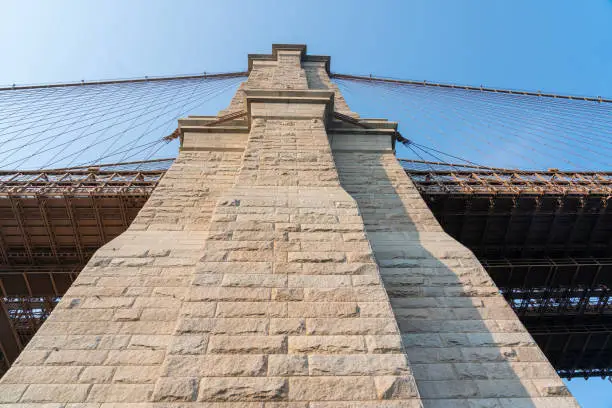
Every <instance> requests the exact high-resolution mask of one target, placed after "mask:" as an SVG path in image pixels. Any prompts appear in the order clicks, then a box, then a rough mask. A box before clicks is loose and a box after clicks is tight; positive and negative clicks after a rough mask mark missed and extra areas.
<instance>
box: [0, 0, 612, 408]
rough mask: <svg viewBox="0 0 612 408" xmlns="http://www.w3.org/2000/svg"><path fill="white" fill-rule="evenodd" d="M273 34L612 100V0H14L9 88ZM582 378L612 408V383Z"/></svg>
mask: <svg viewBox="0 0 612 408" xmlns="http://www.w3.org/2000/svg"><path fill="white" fill-rule="evenodd" d="M272 43H306V44H307V45H308V48H309V52H311V53H319V54H325V55H331V56H332V70H333V71H336V72H342V73H354V74H370V73H372V74H375V75H379V76H390V77H398V78H409V79H418V80H423V79H426V80H429V81H439V82H452V83H459V84H470V85H481V84H482V85H485V86H493V87H501V88H519V89H527V90H542V91H549V92H557V93H567V94H577V95H593V96H597V95H601V96H603V97H609V98H610V97H612V74H611V73H612V1H610V0H588V1H576V0H539V1H533V0H531V1H526V0H512V1H510V0H508V1H505V2H503V1H490V0H479V1H476V0H467V1H453V0H446V1H440V0H427V1H425V0H423V1H408V0H403V1H384V0H377V1H376V2H372V1H368V2H365V1H357V0H352V1H338V0H334V1H330V0H326V1H320V0H308V1H297V2H293V1H264V0H257V1H232V0H224V1H215V2H212V1H208V2H206V1H151V0H149V1H144V0H143V1H136V0H133V1H129V2H128V1H116V0H106V1H103V2H100V1H98V2H93V1H62V0H55V1H8V0H5V1H3V2H2V24H0V55H1V58H0V61H2V63H0V83H1V84H12V83H17V84H24V83H47V82H59V81H74V80H81V79H85V80H96V79H103V78H124V77H140V76H144V75H150V76H153V75H167V74H182V73H199V72H203V71H207V72H224V71H237V70H243V69H245V65H246V54H247V53H256V52H261V53H267V52H269V50H270V45H271V44H272ZM210 113H214V112H210ZM571 384H573V385H572V389H573V390H575V391H576V392H577V395H578V397H579V399H580V401H581V403H582V404H583V406H584V407H587V408H589V407H612V402H610V401H612V385H611V384H610V383H609V382H607V381H606V382H604V381H597V380H590V381H589V382H587V383H586V387H585V383H584V382H580V381H577V380H574V381H572V383H571ZM574 384H575V385H574ZM583 389H585V390H586V391H582V390H583ZM583 394H584V396H582V395H583Z"/></svg>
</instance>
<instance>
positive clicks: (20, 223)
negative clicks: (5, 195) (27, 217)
mask: <svg viewBox="0 0 612 408" xmlns="http://www.w3.org/2000/svg"><path fill="white" fill-rule="evenodd" d="M9 200H10V203H11V208H12V210H13V215H14V216H15V220H16V221H17V227H18V228H19V232H20V233H21V236H22V241H23V245H24V248H25V251H26V254H27V255H28V260H29V262H30V263H34V256H33V254H32V244H31V242H30V236H29V234H28V231H27V230H26V227H25V225H24V219H23V214H22V212H21V205H20V204H19V201H18V200H16V199H15V198H14V197H12V196H11V197H9Z"/></svg>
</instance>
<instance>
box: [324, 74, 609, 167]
mask: <svg viewBox="0 0 612 408" xmlns="http://www.w3.org/2000/svg"><path fill="white" fill-rule="evenodd" d="M334 80H335V81H336V83H337V84H338V85H339V87H340V90H341V91H342V92H343V93H344V95H345V97H346V99H347V101H348V103H349V105H350V106H351V108H352V109H353V110H354V111H356V112H359V113H360V114H361V115H363V116H364V117H385V118H389V119H390V120H394V121H398V122H399V125H400V127H399V130H400V132H401V133H402V135H403V137H404V138H405V139H407V142H405V143H404V146H399V147H398V149H397V153H398V156H399V157H403V158H406V159H414V160H420V161H422V162H427V161H435V162H442V163H464V164H469V165H476V166H485V167H504V168H523V169H525V168H526V169H534V170H546V169H549V168H557V169H563V170H574V171H584V170H600V171H606V170H607V171H609V170H612V160H611V159H610V157H611V156H612V103H609V102H612V101H608V100H601V101H600V100H599V99H598V98H582V99H578V98H571V97H565V96H557V97H555V96H554V95H545V96H538V94H535V93H530V94H520V93H510V92H509V91H508V92H497V91H495V90H485V91H481V90H479V89H477V88H469V89H467V88H461V87H451V86H435V85H428V84H419V83H415V82H402V81H395V82H388V81H385V80H379V79H377V78H371V79H370V78H355V77H350V76H345V75H338V77H336V78H335V79H334Z"/></svg>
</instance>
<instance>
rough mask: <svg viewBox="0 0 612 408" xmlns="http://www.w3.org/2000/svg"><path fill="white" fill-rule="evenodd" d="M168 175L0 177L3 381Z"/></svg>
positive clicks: (106, 173)
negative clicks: (92, 261) (95, 258)
mask: <svg viewBox="0 0 612 408" xmlns="http://www.w3.org/2000/svg"><path fill="white" fill-rule="evenodd" d="M163 173H164V172H163V171H149V172H135V171H130V172H110V171H102V172H100V171H96V170H93V171H87V170H81V171H64V172H39V173H35V172H22V173H8V172H0V306H1V307H0V375H1V374H2V373H3V371H4V370H6V369H7V368H8V366H9V365H10V364H11V363H12V361H14V359H15V358H16V356H17V355H18V353H19V351H20V350H21V349H22V348H23V347H24V346H25V345H26V344H27V342H28V341H29V340H30V338H31V337H32V336H33V335H34V334H35V333H36V330H37V329H38V328H39V327H40V325H41V324H42V323H43V322H44V320H45V319H46V317H47V316H48V315H49V313H51V311H52V310H53V307H54V306H55V304H57V302H58V301H59V299H60V297H61V296H62V295H63V294H64V293H65V292H66V290H67V289H68V288H69V287H70V285H71V284H72V282H73V281H74V279H75V278H76V276H77V275H78V273H79V272H80V271H81V269H83V267H84V265H85V264H86V263H87V261H88V260H89V258H90V257H91V256H92V255H93V253H94V252H95V251H96V250H97V249H98V248H100V247H101V246H102V245H104V244H105V243H107V242H109V241H110V240H112V239H113V238H115V237H116V236H118V235H120V234H121V233H122V232H123V231H125V230H126V229H127V227H128V226H129V225H130V223H131V222H132V221H133V220H134V218H135V217H136V215H137V214H138V211H139V210H140V209H141V208H142V206H143V205H144V203H145V202H146V201H147V199H148V197H149V195H150V194H151V192H152V191H153V189H154V188H155V186H156V185H157V182H158V181H159V179H160V178H161V176H162V175H163Z"/></svg>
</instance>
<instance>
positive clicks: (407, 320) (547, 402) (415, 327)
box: [334, 153, 578, 408]
mask: <svg viewBox="0 0 612 408" xmlns="http://www.w3.org/2000/svg"><path fill="white" fill-rule="evenodd" d="M334 157H335V161H336V166H337V168H338V173H339V175H340V180H341V184H342V186H343V187H344V188H345V189H346V191H347V192H348V193H349V194H350V195H351V196H352V197H353V198H354V199H355V200H356V201H357V203H358V206H359V210H360V213H361V215H362V217H363V221H364V224H365V226H366V231H367V238H368V241H369V242H370V244H371V246H372V249H373V252H374V256H375V258H376V261H377V264H378V265H379V269H380V273H381V277H382V280H383V283H384V286H385V288H386V290H387V293H388V295H389V298H390V302H391V306H392V309H393V312H394V315H395V318H396V319H397V323H398V326H399V328H400V331H401V333H402V341H403V345H404V347H405V351H406V353H407V356H408V360H409V362H410V365H411V368H412V370H413V373H414V376H415V379H416V382H417V386H418V389H419V392H420V395H421V397H422V399H423V403H424V407H425V408H433V407H520V408H527V407H543V406H546V407H553V406H554V407H555V408H561V407H577V406H578V405H577V404H576V403H575V401H574V400H573V398H571V397H570V396H569V392H568V391H567V389H566V387H565V386H564V385H563V383H562V381H561V380H560V379H559V378H558V377H557V375H556V373H555V371H554V369H553V368H552V366H551V365H550V364H549V363H548V361H547V360H546V358H545V357H544V355H543V354H542V352H541V351H540V350H539V348H538V347H537V345H536V344H535V342H534V341H533V339H532V338H531V336H530V335H529V333H528V332H527V331H526V330H525V328H524V327H523V326H522V324H521V323H520V321H519V320H518V318H517V317H516V315H515V314H514V312H513V311H512V309H511V308H510V307H509V305H508V304H507V303H506V301H505V300H504V299H503V297H502V296H501V295H500V294H499V292H498V289H497V287H496V286H495V284H494V283H493V281H492V280H491V278H490V277H489V276H488V274H487V272H486V271H485V270H484V268H483V267H482V266H481V265H480V263H479V262H478V260H477V259H476V257H475V256H474V255H473V254H472V253H471V252H470V251H469V250H468V249H467V248H465V247H463V246H462V245H461V244H459V243H458V242H457V241H455V240H454V239H452V238H451V237H450V236H449V235H447V234H446V233H444V231H443V230H442V229H441V227H440V226H439V224H438V222H437V221H436V219H435V218H434V216H433V214H432V213H431V212H430V210H429V209H428V208H427V205H426V204H425V202H424V200H422V199H421V197H420V195H419V193H418V191H417V189H416V188H415V187H414V186H413V184H412V182H411V181H410V179H409V178H408V176H407V175H406V174H405V173H404V171H403V169H402V168H401V166H400V165H399V164H398V163H397V161H396V159H395V157H394V156H393V154H391V153H385V154H379V153H367V154H366V153H335V154H334Z"/></svg>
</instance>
